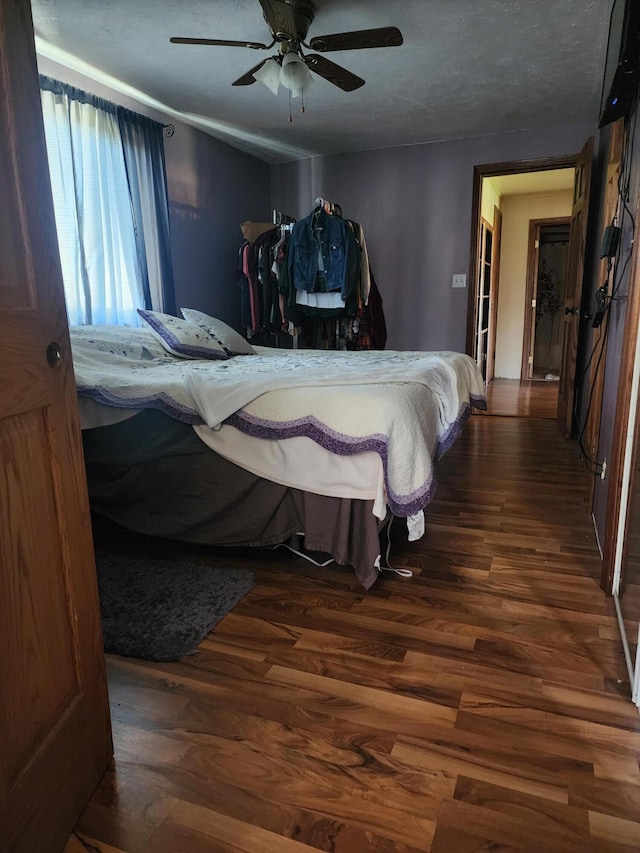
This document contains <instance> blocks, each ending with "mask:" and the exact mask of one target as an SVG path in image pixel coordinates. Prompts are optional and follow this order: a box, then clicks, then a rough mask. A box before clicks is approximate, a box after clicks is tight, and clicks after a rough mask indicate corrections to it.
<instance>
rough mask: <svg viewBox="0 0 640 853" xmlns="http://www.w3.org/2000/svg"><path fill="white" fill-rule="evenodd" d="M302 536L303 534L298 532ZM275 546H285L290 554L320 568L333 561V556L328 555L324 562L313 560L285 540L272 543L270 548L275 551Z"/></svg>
mask: <svg viewBox="0 0 640 853" xmlns="http://www.w3.org/2000/svg"><path fill="white" fill-rule="evenodd" d="M298 535H299V536H302V535H304V534H301V533H300V534H298ZM276 548H286V549H287V551H291V553H292V554H295V555H296V556H297V557H302V559H303V560H307V562H309V563H313V565H314V566H318V568H320V569H324V567H325V566H328V565H329V564H330V563H334V562H335V560H334V559H333V557H329V559H328V560H325V562H324V563H319V562H318V561H317V560H314V559H313V557H310V556H309V555H308V554H305V553H303V552H302V551H298V549H297V548H294V547H293V546H292V545H289V544H288V543H287V542H279V543H278V544H277V545H273V546H272V548H271V550H272V551H275V550H276Z"/></svg>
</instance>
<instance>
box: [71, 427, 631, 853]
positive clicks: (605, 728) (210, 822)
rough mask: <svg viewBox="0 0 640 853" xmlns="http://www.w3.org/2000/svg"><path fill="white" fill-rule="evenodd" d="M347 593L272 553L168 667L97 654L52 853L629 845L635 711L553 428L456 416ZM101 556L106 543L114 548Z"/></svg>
mask: <svg viewBox="0 0 640 853" xmlns="http://www.w3.org/2000/svg"><path fill="white" fill-rule="evenodd" d="M438 470H439V485H438V491H437V495H436V498H435V500H434V502H433V503H432V504H431V506H430V508H429V511H428V515H427V521H428V523H427V532H426V535H425V537H424V538H423V539H422V540H420V541H419V542H417V543H411V544H409V543H406V542H405V541H404V540H405V537H404V531H403V530H402V529H401V528H402V526H403V525H402V524H401V522H399V521H398V522H397V523H396V525H395V527H394V535H393V549H392V552H391V561H392V563H393V564H394V565H396V566H401V567H409V568H411V569H413V571H414V572H415V576H414V578H413V579H410V580H406V579H402V578H398V577H395V576H391V575H389V576H387V575H385V576H383V577H381V578H380V579H379V581H378V582H377V583H376V585H375V586H374V588H373V589H372V590H370V591H369V592H368V593H365V592H364V591H363V589H362V588H361V587H359V585H358V583H357V581H356V580H355V578H354V577H353V575H352V573H351V571H350V570H349V569H347V568H326V569H316V568H314V567H313V566H310V565H309V564H308V563H304V562H303V561H301V560H293V559H289V557H288V556H286V554H283V553H281V552H278V551H276V552H264V553H253V552H250V551H244V552H238V551H234V552H228V551H225V550H224V549H215V550H214V549H205V548H199V547H198V548H196V547H193V548H192V547H185V546H180V547H179V546H175V545H167V543H158V542H155V543H149V542H144V541H142V540H140V539H132V540H123V541H122V542H121V543H120V546H121V547H143V548H145V549H147V550H153V551H156V552H158V553H161V554H162V555H163V556H166V555H167V553H168V552H173V553H175V554H178V553H180V554H182V555H184V556H185V557H191V558H193V557H197V558H198V559H201V560H211V561H212V562H214V563H217V564H221V563H223V564H236V565H242V566H247V567H251V568H253V569H254V570H255V571H256V574H257V576H258V584H257V586H256V587H255V588H254V590H253V591H252V592H251V593H250V594H249V595H248V596H247V597H246V598H245V599H244V601H243V602H241V604H240V605H239V606H238V607H237V608H236V610H235V611H234V612H233V613H231V614H229V615H228V616H227V617H226V618H225V619H224V620H223V621H222V622H221V623H220V624H219V625H218V627H217V628H216V629H215V632H214V633H213V634H212V635H210V636H209V638H208V639H207V640H206V641H205V642H203V644H202V645H201V648H200V651H199V652H198V654H197V655H195V656H193V657H189V658H186V659H184V660H183V661H181V662H179V663H164V664H163V663H145V662H142V661H136V660H131V659H125V658H117V657H110V659H109V661H108V669H109V678H110V691H111V703H112V714H113V729H114V740H115V756H116V757H115V762H114V764H113V766H112V768H111V769H110V770H109V771H108V773H107V775H106V776H105V778H104V780H103V782H102V783H101V785H100V786H99V788H98V789H97V791H96V793H95V794H94V797H93V799H92V800H91V802H90V804H89V806H88V808H87V809H86V811H85V813H84V815H83V816H82V818H81V819H80V821H79V823H78V825H77V830H76V834H75V835H74V837H73V838H72V839H71V840H70V841H69V843H68V845H67V847H66V853H78V851H85V850H92V851H95V850H100V851H105V853H106V851H109V853H118V851H124V853H142V851H145V853H176V851H180V853H221V851H234V853H236V852H237V851H245V853H257V851H261V853H271V851H282V853H303V851H312V850H324V851H329V850H330V851H336V853H364V851H368V853H369V851H374V850H375V851H382V853H391V852H392V851H394V853H417V851H431V853H470V852H471V851H479V850H488V849H492V850H498V849H499V850H503V851H529V853H532V851H535V853H592V851H593V853H595V851H598V853H622V851H625V853H630V851H635V850H638V849H640V770H639V767H638V752H639V750H640V718H639V716H638V712H637V709H636V708H635V707H634V706H633V705H632V703H631V701H630V699H629V684H628V678H627V671H626V667H625V663H624V659H623V655H622V650H621V645H620V640H619V637H618V627H617V622H616V618H615V614H614V607H613V603H612V600H611V599H608V598H606V597H605V595H604V593H603V592H602V591H601V590H600V588H599V585H598V582H599V569H600V559H599V555H598V552H597V549H596V545H595V542H594V534H593V529H592V526H591V520H590V515H589V499H588V494H589V481H588V476H589V475H588V474H587V473H586V472H585V470H584V469H583V468H582V467H581V464H580V462H579V460H578V455H577V452H576V447H575V444H574V443H570V442H566V441H564V440H563V439H562V438H561V437H560V435H559V433H558V431H557V428H556V425H555V423H554V422H553V421H551V420H544V419H537V418H532V419H523V418H517V417H474V418H471V419H470V421H469V423H468V424H467V427H466V428H465V431H464V433H463V435H462V436H461V438H460V439H459V440H458V442H457V443H456V445H455V446H454V447H453V448H452V449H451V450H450V451H449V452H448V453H447V454H446V455H445V456H444V457H443V459H442V460H441V462H440V464H439V469H438ZM109 544H110V547H111V548H115V547H117V543H116V542H114V541H111V542H110V543H109Z"/></svg>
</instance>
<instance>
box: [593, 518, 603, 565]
mask: <svg viewBox="0 0 640 853" xmlns="http://www.w3.org/2000/svg"><path fill="white" fill-rule="evenodd" d="M591 521H592V522H593V532H594V533H595V534H596V545H597V546H598V551H599V552H600V559H601V560H604V554H603V553H602V545H601V544H600V537H599V536H598V525H597V524H596V517H595V515H594V514H593V513H591Z"/></svg>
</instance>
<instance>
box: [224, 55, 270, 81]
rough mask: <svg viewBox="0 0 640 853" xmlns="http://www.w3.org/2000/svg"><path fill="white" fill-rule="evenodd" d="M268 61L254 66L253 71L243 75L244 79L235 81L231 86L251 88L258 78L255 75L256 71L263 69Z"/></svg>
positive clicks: (240, 78) (264, 60)
mask: <svg viewBox="0 0 640 853" xmlns="http://www.w3.org/2000/svg"><path fill="white" fill-rule="evenodd" d="M266 61H267V60H266V59H263V60H262V62H259V63H258V64H257V65H256V66H254V67H253V68H252V69H251V71H247V73H246V74H243V75H242V77H238V79H237V80H234V81H233V83H232V84H231V85H232V86H250V85H251V84H252V83H255V82H256V78H255V77H254V76H253V75H254V74H255V73H256V71H259V70H260V69H261V68H262V66H263V65H264V64H265V62H266Z"/></svg>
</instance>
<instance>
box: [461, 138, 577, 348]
mask: <svg viewBox="0 0 640 853" xmlns="http://www.w3.org/2000/svg"><path fill="white" fill-rule="evenodd" d="M578 156H579V152H578V153H576V154H567V155H564V156H561V157H540V158H539V159H537V160H512V161H509V162H504V163H484V164H481V165H478V166H474V167H473V191H472V197H471V239H470V249H469V292H468V293H467V345H466V351H467V353H468V355H471V356H473V344H474V330H475V320H476V314H475V312H476V305H477V302H478V284H479V281H478V262H479V259H480V218H481V215H482V213H481V203H482V181H483V180H484V178H492V177H494V176H497V175H521V174H524V173H525V172H547V171H551V170H553V169H575V165H576V162H577V159H578Z"/></svg>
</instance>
